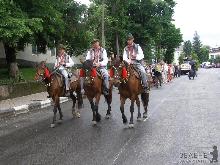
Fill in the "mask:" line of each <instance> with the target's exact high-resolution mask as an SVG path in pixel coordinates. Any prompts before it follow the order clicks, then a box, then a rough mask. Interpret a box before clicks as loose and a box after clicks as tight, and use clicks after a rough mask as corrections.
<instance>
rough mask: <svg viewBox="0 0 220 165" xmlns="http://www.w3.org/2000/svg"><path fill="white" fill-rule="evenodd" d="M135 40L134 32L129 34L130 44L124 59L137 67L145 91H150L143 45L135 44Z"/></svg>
mask: <svg viewBox="0 0 220 165" xmlns="http://www.w3.org/2000/svg"><path fill="white" fill-rule="evenodd" d="M133 41H134V37H133V36H132V34H128V36H127V43H128V45H127V46H126V47H125V48H124V53H123V60H124V61H126V62H127V63H128V64H133V65H134V67H135V69H137V71H138V72H139V74H140V77H141V79H142V85H143V89H144V93H148V92H149V90H148V84H147V73H146V71H145V68H144V66H143V65H142V62H143V58H144V54H143V51H142V49H141V47H140V46H139V45H138V44H135V43H134V42H133Z"/></svg>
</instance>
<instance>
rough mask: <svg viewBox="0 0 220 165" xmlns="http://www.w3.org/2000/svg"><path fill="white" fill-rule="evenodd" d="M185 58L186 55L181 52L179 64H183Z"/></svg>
mask: <svg viewBox="0 0 220 165" xmlns="http://www.w3.org/2000/svg"><path fill="white" fill-rule="evenodd" d="M184 58H185V55H184V53H181V54H180V56H179V59H178V60H179V64H182V63H183V59H184Z"/></svg>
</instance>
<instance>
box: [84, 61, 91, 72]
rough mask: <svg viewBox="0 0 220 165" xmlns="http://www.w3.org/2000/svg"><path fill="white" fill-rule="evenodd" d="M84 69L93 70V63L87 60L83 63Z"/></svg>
mask: <svg viewBox="0 0 220 165" xmlns="http://www.w3.org/2000/svg"><path fill="white" fill-rule="evenodd" d="M82 67H83V69H85V70H91V69H92V67H93V61H92V60H86V61H84V62H83V66H82Z"/></svg>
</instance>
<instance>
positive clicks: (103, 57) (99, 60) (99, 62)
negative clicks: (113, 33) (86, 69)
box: [81, 39, 109, 95]
mask: <svg viewBox="0 0 220 165" xmlns="http://www.w3.org/2000/svg"><path fill="white" fill-rule="evenodd" d="M86 60H92V61H93V66H95V67H96V68H97V70H98V71H99V72H100V73H101V76H102V78H103V80H104V90H103V93H104V95H108V94H109V75H108V71H107V68H106V66H107V64H108V57H107V53H106V50H105V49H104V48H102V47H101V46H100V44H99V40H98V39H94V40H93V41H92V48H91V49H90V50H89V51H88V52H87V55H86ZM83 83H84V79H83V78H82V79H81V89H82V91H81V92H82V93H84V91H83Z"/></svg>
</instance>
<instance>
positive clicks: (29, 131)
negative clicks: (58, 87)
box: [0, 69, 220, 165]
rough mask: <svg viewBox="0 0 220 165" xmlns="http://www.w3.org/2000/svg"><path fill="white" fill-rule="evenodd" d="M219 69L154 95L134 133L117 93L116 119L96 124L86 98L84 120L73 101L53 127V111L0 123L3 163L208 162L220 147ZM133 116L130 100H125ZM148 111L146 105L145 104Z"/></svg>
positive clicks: (101, 108)
mask: <svg viewBox="0 0 220 165" xmlns="http://www.w3.org/2000/svg"><path fill="white" fill-rule="evenodd" d="M219 89H220V70H219V69H200V70H199V71H198V77H195V80H189V79H188V77H187V76H181V77H180V78H176V79H174V80H173V81H172V82H171V83H168V84H164V85H163V86H162V88H160V87H159V88H158V89H156V88H153V89H152V90H151V91H150V101H149V107H148V114H149V119H147V120H144V121H141V122H137V121H136V116H137V108H136V106H135V125H134V128H133V129H129V128H127V127H126V126H124V125H123V123H122V119H121V112H120V109H119V105H120V100H119V95H118V92H117V90H116V89H114V92H113V103H112V118H111V119H109V120H107V119H105V118H104V117H105V114H106V110H107V104H106V103H105V102H104V99H103V97H102V99H101V101H100V105H99V112H100V113H101V115H102V120H101V122H100V123H98V124H97V126H95V127H94V126H92V112H91V109H90V105H89V103H88V101H87V100H84V108H83V109H82V110H81V118H79V119H77V118H73V117H72V114H71V106H72V103H71V102H67V103H64V104H62V105H61V108H62V111H63V115H64V118H63V119H64V120H63V123H62V124H61V125H57V126H56V127H55V128H50V124H51V121H52V116H53V111H52V107H49V108H46V109H42V110H40V111H36V112H30V113H28V114H22V115H19V116H16V117H10V118H5V119H1V120H0V164H1V165H172V164H184V162H185V164H192V162H193V161H194V163H195V164H197V163H200V164H209V163H210V159H211V158H212V155H211V154H210V152H212V151H213V146H214V145H215V146H217V147H220V110H219V107H220V101H219V98H220V91H219ZM125 107H126V108H125V109H126V116H127V118H128V119H129V118H130V111H129V107H130V102H129V101H128V100H127V101H126V106H125ZM141 111H142V113H143V107H142V106H141Z"/></svg>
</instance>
